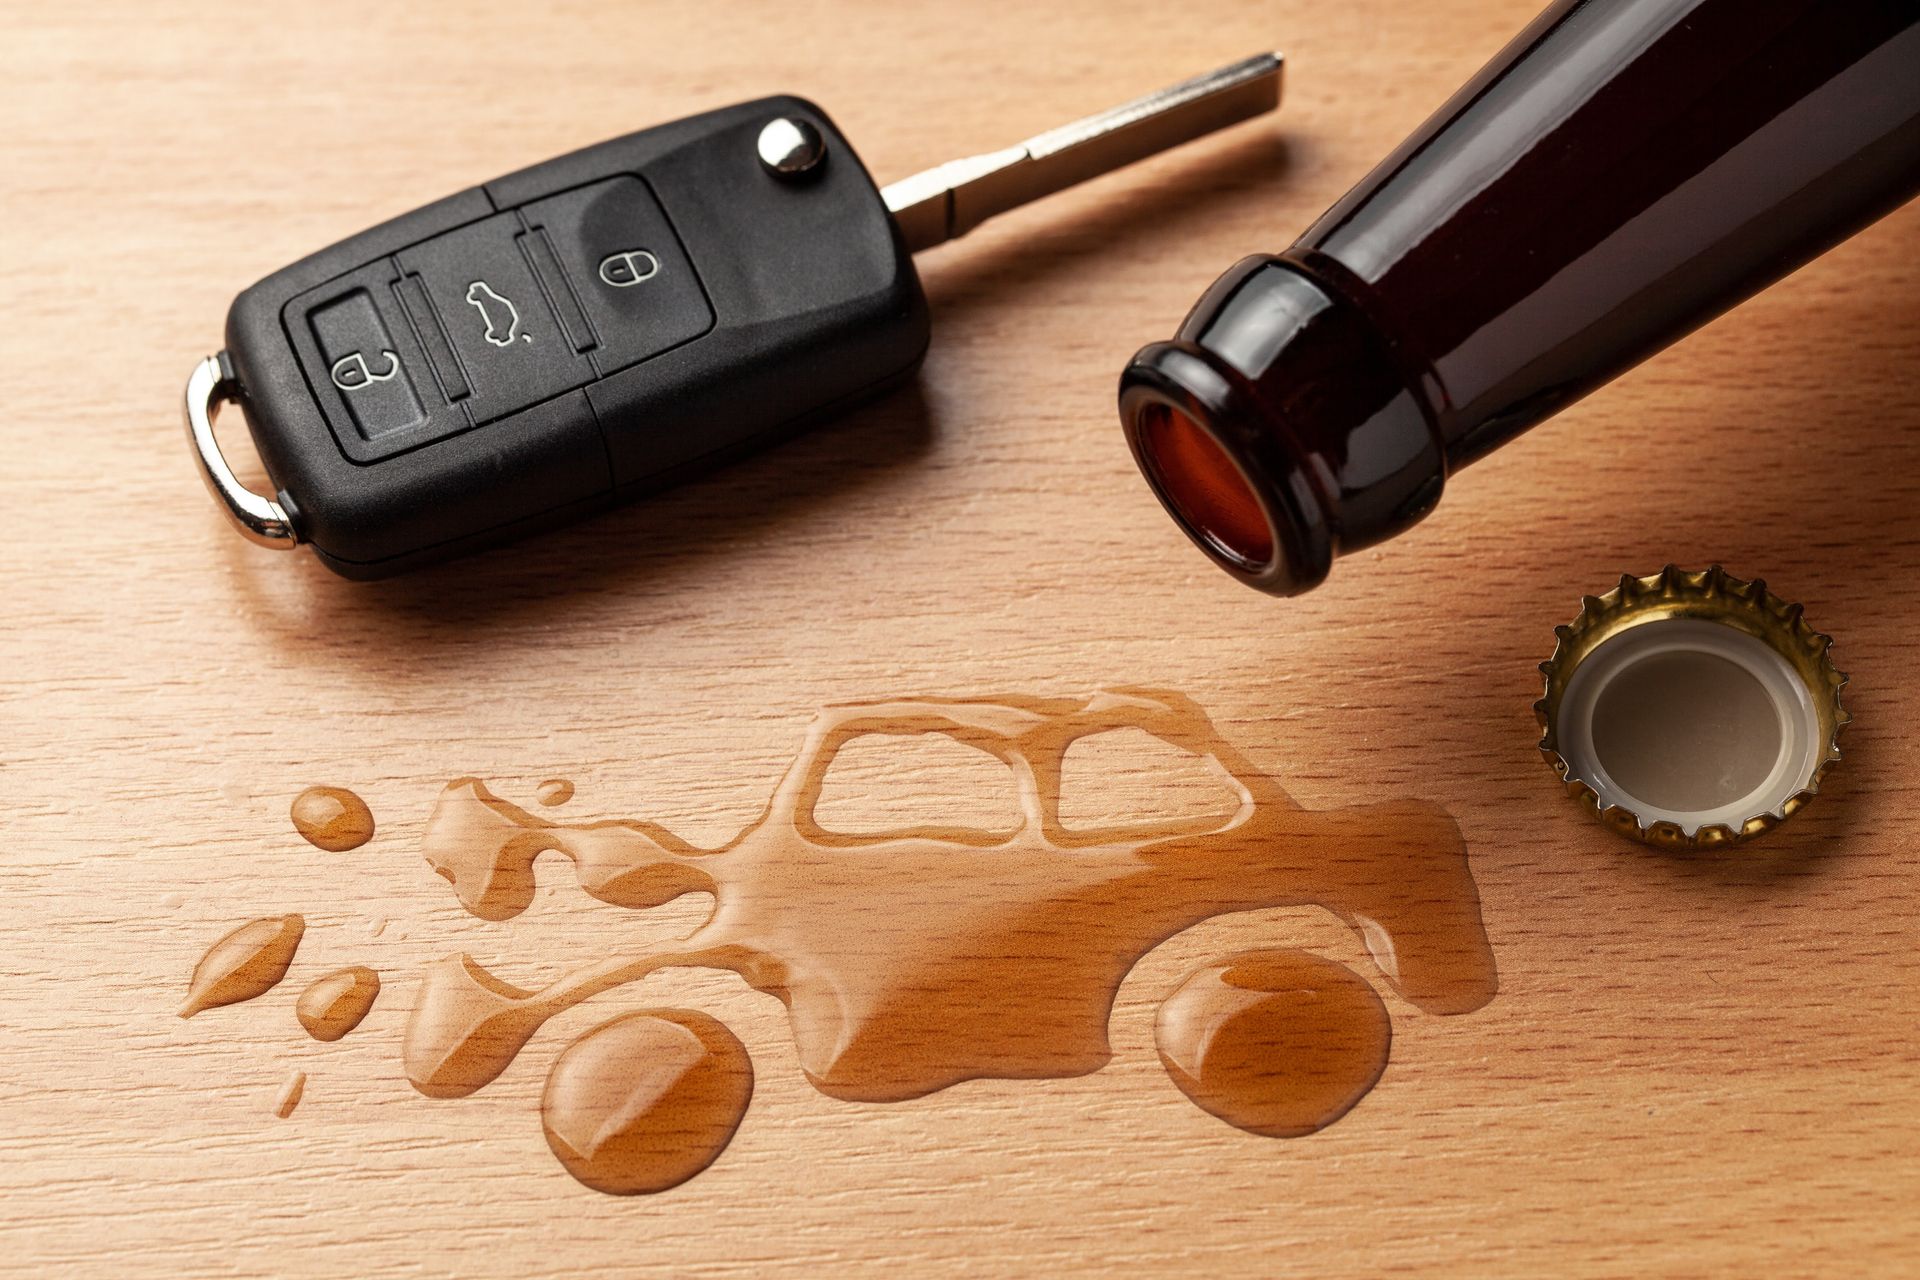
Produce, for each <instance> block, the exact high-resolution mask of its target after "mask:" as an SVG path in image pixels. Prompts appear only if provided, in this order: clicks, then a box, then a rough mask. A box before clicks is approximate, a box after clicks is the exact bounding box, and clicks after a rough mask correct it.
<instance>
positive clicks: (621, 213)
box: [188, 97, 928, 578]
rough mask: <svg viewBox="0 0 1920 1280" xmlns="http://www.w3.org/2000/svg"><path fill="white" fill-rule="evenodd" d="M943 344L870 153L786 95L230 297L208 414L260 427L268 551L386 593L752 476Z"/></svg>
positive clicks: (307, 264) (352, 244)
mask: <svg viewBox="0 0 1920 1280" xmlns="http://www.w3.org/2000/svg"><path fill="white" fill-rule="evenodd" d="M763 140H764V143H765V145H764V146H763ZM763 151H764V152H765V153H766V154H765V156H763V154H762V153H763ZM927 339H928V322H927V307H926V300H925V298H924V297H923V296H922V294H921V292H920V283H919V279H918V277H917V276H916V274H915V273H914V269H913V262H912V259H911V257H910V256H909V254H908V252H907V248H906V245H905V243H904V241H903V240H902V238H901V236H900V233H899V232H898V230H897V229H896V227H895V224H894V221H893V219H892V217H891V216H890V215H889V214H888V211H887V208H886V206H885V205H884V204H883V203H882V202H881V198H880V193H879V191H878V190H877V189H876V188H875V186H874V184H873V180H872V179H871V178H869V177H868V176H867V171H866V169H865V167H864V166H862V164H861V163H860V159H859V157H858V156H857V155H856V154H855V153H854V151H853V149H852V148H851V147H850V146H848V145H847V143H846V140H845V139H844V138H842V137H841V135H840V133H839V131H838V130H836V129H835V128H834V126H833V122H832V121H830V120H829V119H828V118H827V116H826V113H824V112H823V111H821V110H820V109H819V108H818V107H816V106H814V105H813V104H812V103H809V102H805V101H802V100H800V99H798V98H789V97H779V98H766V99H763V100H761V101H758V102H749V103H744V104H742V105H740V106H735V107H727V108H724V109H722V110H719V111H712V112H708V113H706V114H705V115H699V116H694V117H691V118H689V119H685V120H680V121H676V122H675V123H672V124H667V125H662V126H660V127H658V128H654V129H647V130H644V131H642V132H640V133H634V134H629V135H627V136H626V137H623V138H616V139H614V140H612V141H610V142H604V143H601V144H600V145H598V146H593V147H588V148H586V149H585V150H582V151H577V152H574V153H573V154H571V155H566V156H561V157H559V158H558V159H554V160H549V161H547V162H546V163H544V164H539V165H535V166H534V167H532V168H530V169H524V170H521V171H520V172H518V173H514V174H510V175H508V176H507V177H504V178H500V179H498V180H496V181H493V182H490V183H487V184H486V185H485V186H482V187H476V188H474V189H473V190H470V191H465V192H462V193H460V194H459V195H456V196H452V197H450V198H448V199H445V200H441V201H439V202H437V203H435V204H431V205H428V206H426V207H425V208H422V209H418V210H415V211H414V212H412V213H409V214H407V215H405V216H404V217H400V218H395V219H393V220H392V221H391V222H385V223H382V224H381V225H379V226H377V227H374V228H372V229H371V230H369V231H365V232H362V233H361V234H359V235H357V236H354V237H353V238H352V239H349V240H345V241H342V242H341V243H339V244H336V245H334V246H333V247H331V248H329V249H325V250H323V251H321V252H320V253H317V254H314V255H313V256H311V257H308V258H303V259H301V260H300V261H299V262H296V263H294V264H293V265H292V266H290V267H286V268H284V269H282V270H280V271H277V272H275V273H274V274H273V275H270V276H268V277H267V278H266V279H264V280H262V281H260V282H259V283H258V284H256V285H254V286H253V287H252V288H250V289H248V290H246V291H245V292H244V293H242V294H241V295H240V296H239V297H238V298H236V299H234V303H233V307H232V309H231V310H230V311H229V312H228V314H227V332H226V343H227V349H226V351H225V353H224V354H223V355H221V356H218V357H215V358H214V360H213V361H211V362H209V365H208V366H203V369H202V370H201V371H200V372H198V373H197V374H196V377H195V379H194V382H195V384H196V385H195V386H191V387H190V388H189V404H188V413H189V418H190V420H191V419H192V417H193V416H194V414H195V411H196V406H195V404H194V403H193V400H194V398H195V397H196V396H197V397H199V398H200V399H201V406H200V408H199V412H200V413H201V415H202V416H203V417H204V416H205V414H206V413H207V412H209V411H210V409H211V402H212V401H214V400H218V399H229V400H233V401H236V402H237V403H238V404H239V405H240V407H241V408H242V410H243V411H244V412H245V414H246V419H247V425H248V427H249V428H250V429H251V431H252V434H253V440H254V444H255V446H256V447H257V448H258V450H259V452H260V456H261V459H262V460H263V461H264V462H265V464H266V468H267V471H268V473H269V474H270V475H271V476H272V477H273V481H274V484H275V485H276V487H277V490H278V492H277V493H276V494H275V498H274V500H273V502H271V503H268V502H266V501H264V500H263V499H260V498H258V496H257V495H245V494H241V495H237V496H240V497H243V498H247V499H252V502H251V504H250V505H251V506H252V507H253V508H255V511H254V514H255V515H256V516H259V517H261V519H260V520H259V521H256V522H255V523H256V526H257V527H255V528H254V529H253V532H254V533H255V535H256V537H261V538H265V539H270V540H280V539H282V538H285V537H287V536H291V537H292V538H294V539H296V540H298V541H300V542H304V543H307V544H309V545H311V546H312V548H313V550H314V551H315V552H316V553H317V554H318V555H319V556H320V558H321V559H322V560H323V561H324V562H325V563H326V564H327V565H328V566H329V567H330V568H332V569H334V570H335V571H336V572H339V573H341V574H344V575H346V576H347V577H350V578H375V577H383V576H386V575H388V574H391V573H396V572H399V571H401V570H403V569H407V568H411V567H414V566H416V565H419V564H423V563H427V562H430V561H433V560H437V559H442V558H445V557H447V556H449V555H454V554H458V553H460V552H462V551H466V550H470V549H472V548H474V547H477V546H480V545H484V544H486V543H490V542H494V541H499V540H503V539H505V538H507V537H514V536H518V535H520V534H522V533H526V532H530V531H532V530H534V529H537V528H541V527H545V526H549V525H552V524H556V523H559V522H561V521H563V520H567V519H571V518H573V517H576V516H578V515H580V514H582V513H584V512H587V511H590V510H592V509H594V508H597V507H602V506H605V505H608V504H609V503H611V502H613V501H615V500H618V499H621V498H626V497H630V496H634V495H637V494H639V493H642V492H644V491H646V490H649V489H654V488H659V487H661V486H662V485H665V484H669V483H672V482H674V481H676V480H679V479H681V478H683V477H685V476H687V475H689V474H691V473H693V472H696V471H698V470H701V469H704V468H706V467H710V466H713V465H715V464H717V463H720V462H723V461H725V460H727V459H728V458H731V457H734V456H737V455H739V454H740V453H742V452H744V451H746V450H748V449H751V448H754V447H756V446H758V445H760V444H762V443H764V442H766V441H768V440H769V439H770V438H772V437H776V436H779V435H780V434H782V433H785V432H790V431H793V430H795V429H798V428H800V427H803V426H805V425H807V424H808V423H809V422H810V421H811V420H814V419H817V418H820V417H824V416H826V415H827V414H829V413H832V412H837V411H838V410H839V409H840V408H841V407H842V406H844V405H846V404H848V403H850V402H853V401H856V400H859V399H861V398H863V397H865V396H869V395H873V394H875V393H877V392H879V391H882V390H884V389H886V388H887V387H889V386H892V385H894V384H896V383H898V382H900V381H902V380H903V379H905V378H906V377H908V376H909V375H911V374H912V372H913V370H914V369H915V368H916V367H917V366H918V364H919V362H920V359H921V357H922V356H923V355H924V354H925V352H926V349H927ZM206 443H207V445H208V446H209V447H210V445H211V436H210V434H209V437H208V440H207V442H206ZM204 453H205V450H204V449H203V454H204ZM209 461H210V463H211V462H217V457H216V458H214V459H211V460H209ZM215 469H216V468H215V467H214V466H212V465H210V466H209V471H210V473H211V472H213V471H214V470H215ZM217 470H218V471H221V472H225V471H226V468H225V465H224V463H219V464H218V467H217ZM211 478H212V479H214V480H215V481H216V489H218V487H219V485H218V481H219V479H220V477H219V476H217V475H214V476H212V477H211ZM226 479H227V480H228V481H231V473H228V474H227V476H226ZM231 488H232V489H233V490H237V489H238V486H237V485H232V486H231ZM222 496H223V497H224V496H227V495H225V494H223V495H222ZM229 505H231V503H230V504H229ZM266 508H277V509H278V514H277V515H276V514H274V513H273V512H272V511H268V510H266ZM276 522H277V524H278V526H279V527H275V525H276Z"/></svg>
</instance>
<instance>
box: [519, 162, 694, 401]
mask: <svg viewBox="0 0 1920 1280" xmlns="http://www.w3.org/2000/svg"><path fill="white" fill-rule="evenodd" d="M520 213H521V216H522V217H523V218H524V219H525V220H526V225H527V228H528V233H529V235H530V236H533V237H536V238H537V239H538V240H539V241H540V242H541V244H542V245H543V247H544V246H550V247H551V253H552V255H553V257H554V258H555V259H556V261H557V263H558V265H559V267H560V269H561V270H562V271H564V272H565V274H566V283H567V284H568V285H570V286H571V292H572V294H573V296H574V297H576V298H578V300H579V302H580V305H581V306H582V307H583V308H584V310H585V312H586V316H587V319H588V320H590V321H591V323H592V326H593V331H594V339H595V342H596V347H595V350H594V362H595V363H596V364H597V365H598V366H599V369H600V372H601V374H602V375H603V376H604V375H606V374H609V373H612V372H614V371H615V370H617V369H624V368H626V367H627V366H628V365H632V364H638V363H639V362H640V361H642V360H645V359H647V358H648V357H649V356H655V355H658V354H660V353H661V352H662V351H665V350H668V349H669V348H671V347H677V346H679V345H680V344H681V343H683V342H687V341H690V340H691V339H694V338H697V337H699V336H700V335H701V334H703V333H705V332H706V331H707V330H709V329H711V328H712V327H713V308H712V307H711V306H710V305H708V303H707V295H706V291H705V290H704V289H702V288H701V286H700V280H699V278H698V277H697V276H696V275H695V274H694V270H693V262H692V260H691V259H689V258H688V257H687V252H686V250H685V249H683V248H682V247H681V245H680V238H679V237H678V236H677V235H675V234H674V231H673V226H672V224H670V223H669V222H668V221H667V215H666V213H665V212H664V211H662V210H661V208H660V203H659V201H657V200H655V199H654V198H653V193H652V192H650V191H649V190H648V189H647V184H646V183H644V182H642V181H641V180H640V179H639V178H637V177H634V176H632V175H630V174H628V175H622V176H620V177H617V178H609V179H607V180H605V181H603V182H596V183H594V184H592V185H591V186H586V187H581V188H579V189H577V190H574V191H568V192H563V193H562V194H560V195H557V196H552V197H550V198H548V199H545V200H536V201H534V202H533V203H532V204H528V205H524V206H522V208H521V210H520ZM535 260H536V261H538V260H539V258H538V255H536V258H535ZM556 292H558V290H557V289H556Z"/></svg>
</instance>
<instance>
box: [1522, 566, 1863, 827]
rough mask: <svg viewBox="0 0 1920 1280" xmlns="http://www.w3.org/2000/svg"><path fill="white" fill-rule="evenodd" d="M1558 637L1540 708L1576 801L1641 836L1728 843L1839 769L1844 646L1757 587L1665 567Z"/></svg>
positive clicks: (1809, 794) (1620, 590) (1599, 599)
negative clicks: (1836, 660)
mask: <svg viewBox="0 0 1920 1280" xmlns="http://www.w3.org/2000/svg"><path fill="white" fill-rule="evenodd" d="M1580 603H1581V607H1580V616H1579V617H1578V618H1575V619H1574V620H1573V622H1572V623H1571V624H1569V625H1567V626H1563V627H1556V628H1555V629H1554V634H1555V635H1556V636H1558V637H1559V641H1560V642H1559V644H1558V645H1557V646H1556V647H1555V648H1554V651H1553V657H1552V658H1550V659H1549V660H1548V661H1546V662H1543V663H1541V664H1540V671H1541V674H1542V675H1544V676H1545V677H1546V680H1547V687H1546V692H1545V695H1544V696H1543V697H1542V698H1541V699H1540V701H1538V702H1536V703H1534V704H1533V710H1534V714H1535V715H1537V716H1538V717H1539V719H1540V727H1541V729H1542V730H1543V733H1542V736H1541V738H1540V754H1541V755H1543V756H1545V757H1546V759H1547V763H1548V764H1550V765H1552V766H1553V769H1554V772H1556V773H1558V774H1559V775H1560V777H1561V778H1562V780H1563V781H1564V782H1565V783H1566V787H1567V791H1568V793H1569V794H1571V795H1572V796H1574V797H1575V798H1576V799H1578V800H1579V801H1580V802H1581V803H1582V804H1583V805H1585V806H1586V808H1587V809H1588V810H1590V811H1591V812H1593V813H1594V814H1596V815H1597V816H1598V817H1599V818H1600V820H1601V821H1602V822H1604V823H1606V824H1607V825H1608V826H1610V827H1612V828H1613V829H1614V830H1616V831H1619V832H1621V833H1622V834H1623V835H1627V836H1631V837H1633V838H1634V839H1636V840H1644V841H1646V842H1647V843H1648V844H1654V845H1661V846H1664V847H1668V848H1705V847H1712V846H1719V845H1729V844H1733V843H1735V842H1737V841H1740V840H1745V839H1748V838H1750V837H1753V836H1757V835H1759V834H1761V833H1762V832H1764V831H1769V830H1771V829H1772V828H1774V827H1776V826H1778V825H1779V824H1780V823H1782V822H1784V821H1786V820H1787V819H1788V818H1790V817H1792V816H1793V815H1794V814H1795V813H1798V812H1799V811H1800V810H1801V809H1802V808H1803V807H1805V805H1806V803H1807V801H1809V800H1811V799H1812V798H1813V796H1814V794H1815V792H1817V791H1818V790H1819V786H1820V778H1821V776H1822V775H1823V774H1825V773H1826V771H1827V768H1828V766H1830V765H1831V764H1833V762H1834V761H1836V760H1838V759H1839V758H1840V748H1839V745H1838V738H1839V735H1840V730H1841V729H1842V728H1844V727H1845V726H1846V724H1847V722H1848V721H1849V720H1850V719H1852V717H1851V716H1849V715H1848V714H1847V711H1846V709H1845V708H1844V707H1842V706H1841V705H1840V691H1841V690H1842V689H1843V688H1844V687H1845V686H1846V683H1847V678H1846V677H1845V676H1844V675H1842V674H1840V672H1838V671H1836V670H1834V666H1833V662H1832V659H1831V657H1830V656H1829V650H1830V649H1831V647H1832V645H1833V641H1832V639H1830V638H1829V637H1827V636H1824V635H1821V634H1820V633H1819V632H1818V631H1815V630H1814V629H1813V628H1812V627H1809V626H1808V625H1807V623H1806V620H1805V619H1804V618H1803V617H1801V609H1800V606H1799V605H1797V604H1788V603H1787V602H1786V601H1784V600H1782V599H1780V597H1778V596H1776V595H1773V594H1771V593H1769V592H1768V590H1767V586H1766V583H1764V582H1762V581H1761V580H1759V579H1758V578H1756V579H1754V580H1753V581H1752V582H1746V581H1742V580H1741V579H1739V578H1736V577H1733V576H1732V575H1731V574H1728V573H1726V572H1725V571H1724V570H1722V569H1721V568H1720V566H1719V565H1715V566H1714V567H1713V568H1711V569H1708V570H1707V571H1706V572H1704V573H1685V572H1682V571H1681V570H1680V569H1678V568H1676V567H1675V566H1673V565H1668V566H1667V567H1666V568H1664V569H1662V570H1661V571H1660V572H1659V573H1656V574H1654V575H1653V576H1651V577H1647V578H1635V577H1632V576H1626V577H1622V578H1621V579H1620V585H1619V586H1618V587H1615V588H1614V589H1613V590H1612V591H1609V592H1607V593H1606V594H1605V595H1603V596H1587V597H1585V598H1584V599H1583V600H1582V601H1581V602H1580Z"/></svg>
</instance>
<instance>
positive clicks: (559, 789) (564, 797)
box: [535, 778, 573, 808]
mask: <svg viewBox="0 0 1920 1280" xmlns="http://www.w3.org/2000/svg"><path fill="white" fill-rule="evenodd" d="M535 794H536V795H538V796H539V797H540V803H541V804H543V805H546V806H547V807H548V808H552V807H553V806H554V805H557V804H565V803H566V802H567V801H569V800H571V799H573V784H572V783H571V782H568V781H567V780H566V779H565V778H548V779H547V780H546V781H545V782H543V783H541V784H540V790H539V791H538V792H536V793H535Z"/></svg>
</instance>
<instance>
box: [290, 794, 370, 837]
mask: <svg viewBox="0 0 1920 1280" xmlns="http://www.w3.org/2000/svg"><path fill="white" fill-rule="evenodd" d="M292 816H293V829H294V830H295V831H298V832H299V833H300V834H301V835H302V836H303V837H305V838H306V841H307V843H309V844H313V845H317V846H319V847H320V848H322V849H325V850H326V851H327V852H329V853H345V852H346V851H347V850H349V849H358V848H359V847H360V846H361V845H363V844H365V843H366V842H367V841H369V840H371V839H373V811H372V810H371V809H368V808H367V802H366V801H364V800H362V799H361V798H360V797H359V796H357V795H355V794H353V792H351V791H348V790H347V789H346V788H345V787H308V788H307V789H306V790H305V791H302V792H301V793H300V794H299V795H297V796H295V797H294V798H293V808H292Z"/></svg>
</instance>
